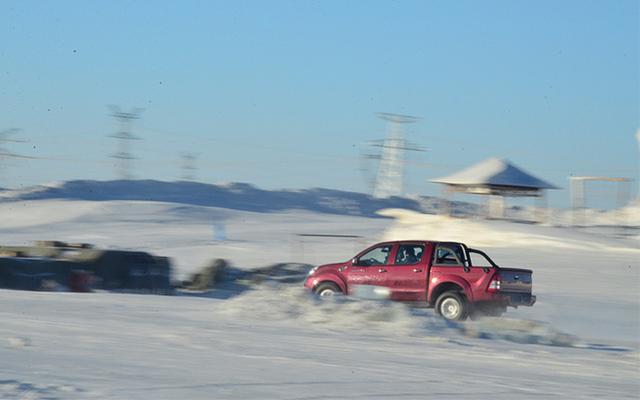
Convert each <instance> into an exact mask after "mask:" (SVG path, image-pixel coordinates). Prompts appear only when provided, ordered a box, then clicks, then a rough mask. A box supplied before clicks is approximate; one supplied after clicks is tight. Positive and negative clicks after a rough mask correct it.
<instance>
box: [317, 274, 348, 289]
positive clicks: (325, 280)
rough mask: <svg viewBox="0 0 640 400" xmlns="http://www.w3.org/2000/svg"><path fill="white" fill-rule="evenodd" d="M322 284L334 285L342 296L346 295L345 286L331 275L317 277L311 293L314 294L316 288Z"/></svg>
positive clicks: (340, 280)
mask: <svg viewBox="0 0 640 400" xmlns="http://www.w3.org/2000/svg"><path fill="white" fill-rule="evenodd" d="M323 283H332V284H334V285H336V286H337V287H338V288H339V289H340V291H342V293H343V294H347V285H346V284H345V283H344V281H342V279H340V278H339V277H337V276H335V275H333V274H330V275H324V276H319V277H318V279H317V282H316V283H315V284H314V285H313V289H312V290H313V292H315V291H316V289H317V288H318V286H320V285H322V284H323Z"/></svg>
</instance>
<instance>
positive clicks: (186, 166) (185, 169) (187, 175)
mask: <svg viewBox="0 0 640 400" xmlns="http://www.w3.org/2000/svg"><path fill="white" fill-rule="evenodd" d="M180 158H181V159H182V165H181V169H182V176H181V178H182V179H183V180H185V181H192V180H194V179H195V172H196V171H197V170H198V168H196V161H197V160H198V155H197V154H194V153H182V154H181V155H180Z"/></svg>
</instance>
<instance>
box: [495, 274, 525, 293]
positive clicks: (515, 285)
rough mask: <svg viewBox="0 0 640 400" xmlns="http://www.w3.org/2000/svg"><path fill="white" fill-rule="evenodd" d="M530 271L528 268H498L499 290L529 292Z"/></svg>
mask: <svg viewBox="0 0 640 400" xmlns="http://www.w3.org/2000/svg"><path fill="white" fill-rule="evenodd" d="M531 275H532V271H531V270H528V269H517V268H500V280H501V282H500V291H502V292H512V293H531V286H532V280H531Z"/></svg>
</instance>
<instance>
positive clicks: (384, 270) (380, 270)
mask: <svg viewBox="0 0 640 400" xmlns="http://www.w3.org/2000/svg"><path fill="white" fill-rule="evenodd" d="M378 272H387V270H386V269H384V268H380V269H379V270H378Z"/></svg>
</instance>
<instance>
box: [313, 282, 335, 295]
mask: <svg viewBox="0 0 640 400" xmlns="http://www.w3.org/2000/svg"><path fill="white" fill-rule="evenodd" d="M313 292H314V293H315V294H317V295H318V296H320V297H331V296H335V295H336V294H341V293H342V291H341V290H340V288H339V287H338V285H336V284H335V283H333V282H322V283H320V284H319V285H318V286H316V288H315V290H314V291H313Z"/></svg>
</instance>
